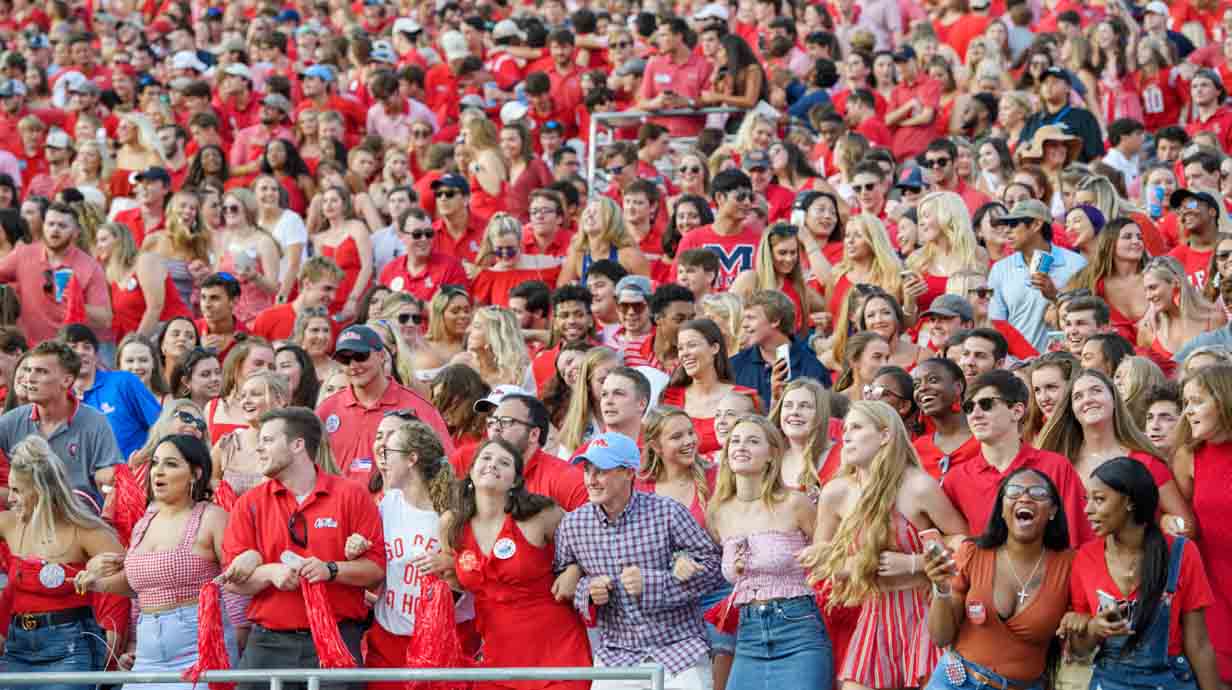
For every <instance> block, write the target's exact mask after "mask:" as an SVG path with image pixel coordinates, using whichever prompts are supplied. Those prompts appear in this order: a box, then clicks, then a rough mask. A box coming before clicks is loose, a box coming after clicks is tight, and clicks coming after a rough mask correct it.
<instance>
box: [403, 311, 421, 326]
mask: <svg viewBox="0 0 1232 690" xmlns="http://www.w3.org/2000/svg"><path fill="white" fill-rule="evenodd" d="M407 321H410V322H411V323H413V324H415V325H416V326H418V325H420V324H422V323H423V314H398V323H400V324H402V325H403V326H405V325H406V322H407Z"/></svg>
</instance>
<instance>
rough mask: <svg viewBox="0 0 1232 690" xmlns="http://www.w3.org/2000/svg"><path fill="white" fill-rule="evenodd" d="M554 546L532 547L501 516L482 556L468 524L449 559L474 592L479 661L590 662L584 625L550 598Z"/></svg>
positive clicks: (573, 688)
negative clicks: (496, 533)
mask: <svg viewBox="0 0 1232 690" xmlns="http://www.w3.org/2000/svg"><path fill="white" fill-rule="evenodd" d="M552 556H553V549H552V546H551V544H548V545H547V546H535V545H534V544H531V543H530V542H529V541H527V540H526V537H525V536H523V535H522V529H521V528H520V527H518V526H517V523H516V522H514V520H513V517H512V516H510V515H506V516H505V524H504V525H502V526H501V531H500V535H499V536H498V537H497V539H496V543H495V544H493V546H492V553H490V554H484V552H483V549H481V548H480V547H479V544H478V542H476V541H475V534H474V532H473V531H472V530H471V526H470V525H469V524H468V525H467V526H466V527H465V528H464V529H463V531H462V544H461V547H460V548H459V549H458V554H457V556H455V557H454V564H455V566H456V569H457V573H458V582H459V583H460V584H461V585H462V588H463V589H465V590H466V591H468V592H471V593H472V594H473V595H474V596H475V626H476V628H477V629H478V631H479V635H480V636H481V637H482V638H483V649H482V653H483V662H482V663H483V665H485V666H496V667H516V666H590V665H591V663H592V662H591V656H590V641H589V640H588V639H587V638H586V626H585V625H583V624H582V619H581V617H580V616H578V614H577V613H576V612H575V611H574V610H573V607H571V606H570V605H569V604H567V603H560V602H558V601H556V600H555V599H554V598H553V597H552V582H553V581H554V580H555V579H556V577H555V575H553V574H552ZM528 643H529V644H528ZM488 686H489V687H493V688H517V690H531V689H537V688H564V689H567V690H586V689H587V688H589V687H590V681H586V680H568V681H554V682H553V681H508V682H506V683H499V684H498V683H490V684H488Z"/></svg>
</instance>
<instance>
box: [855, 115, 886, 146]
mask: <svg viewBox="0 0 1232 690" xmlns="http://www.w3.org/2000/svg"><path fill="white" fill-rule="evenodd" d="M856 132H857V133H859V134H863V135H864V138H865V139H868V143H870V144H872V145H873V146H882V147H887V148H888V147H889V146H890V144H891V143H893V141H894V135H892V134H890V128H889V127H886V123H884V122H882V121H881V117H880V116H875V117H870V118H868V119H867V120H865V121H864V122H861V123H860V124H859V125H857V126H856Z"/></svg>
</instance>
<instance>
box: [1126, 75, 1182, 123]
mask: <svg viewBox="0 0 1232 690" xmlns="http://www.w3.org/2000/svg"><path fill="white" fill-rule="evenodd" d="M1134 76H1135V77H1136V78H1137V79H1138V89H1139V90H1140V91H1141V92H1142V124H1144V125H1145V126H1146V130H1147V131H1148V132H1154V131H1156V130H1159V129H1161V128H1163V127H1169V126H1171V125H1175V124H1176V123H1178V122H1180V120H1181V107H1182V106H1183V105H1184V104H1185V102H1186V101H1187V100H1188V98H1187V97H1186V95H1185V92H1184V90H1183V89H1182V88H1181V85H1180V83H1179V82H1180V73H1179V72H1177V71H1176V70H1171V69H1169V70H1160V71H1159V73H1158V74H1156V75H1155V76H1154V77H1145V76H1143V75H1142V73H1141V72H1139V73H1137V74H1135V75H1134Z"/></svg>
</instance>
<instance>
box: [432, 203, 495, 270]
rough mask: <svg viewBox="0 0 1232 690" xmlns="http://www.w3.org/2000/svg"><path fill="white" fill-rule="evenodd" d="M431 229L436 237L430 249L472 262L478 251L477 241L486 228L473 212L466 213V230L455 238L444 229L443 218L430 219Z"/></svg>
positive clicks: (478, 241)
mask: <svg viewBox="0 0 1232 690" xmlns="http://www.w3.org/2000/svg"><path fill="white" fill-rule="evenodd" d="M432 229H433V230H435V231H436V239H434V240H433V242H432V251H433V252H440V253H441V254H447V255H449V256H452V257H456V258H457V259H458V260H459V261H470V262H471V263H474V261H475V255H476V254H478V253H479V243H480V242H482V241H483V233H484V231H485V230H487V228H486V227H484V224H483V221H482V220H481V219H480V218H479V216H477V215H475V214H474V213H471V212H469V211H468V212H467V214H466V232H464V233H462V236H461V237H457V238H455V237H454V236H453V235H450V234H449V231H448V230H446V229H445V219H444V218H437V219H436V220H434V221H432Z"/></svg>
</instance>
